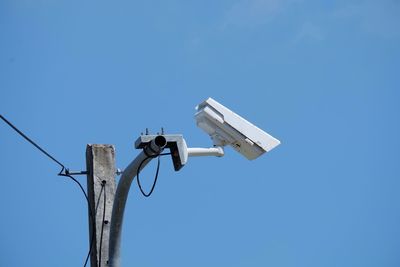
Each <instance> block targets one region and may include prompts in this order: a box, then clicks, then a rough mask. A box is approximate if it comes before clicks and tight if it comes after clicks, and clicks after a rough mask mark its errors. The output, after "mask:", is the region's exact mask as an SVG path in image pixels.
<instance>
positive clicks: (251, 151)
mask: <svg viewBox="0 0 400 267" xmlns="http://www.w3.org/2000/svg"><path fill="white" fill-rule="evenodd" d="M196 110H197V112H196V114H195V119H196V123H197V126H198V127H200V128H201V129H203V130H204V131H205V132H206V133H207V134H209V135H210V137H211V139H212V140H213V142H214V146H226V145H230V146H232V147H233V148H234V149H235V150H236V151H238V152H239V153H241V154H242V155H243V156H245V157H246V158H247V159H249V160H252V159H256V158H257V157H259V156H261V155H262V154H263V153H265V152H269V151H270V150H271V149H273V148H274V147H276V146H277V145H279V144H280V141H279V140H278V139H276V138H274V137H272V136H271V135H269V134H268V133H266V132H264V131H263V130H261V129H260V128H258V127H257V126H255V125H253V124H252V123H250V122H248V121H247V120H245V119H243V118H242V117H241V116H239V115H238V114H236V113H234V112H233V111H231V110H230V109H228V108H227V107H225V106H223V105H222V104H220V103H218V102H217V101H215V100H214V99H212V98H208V99H207V100H205V101H204V102H202V103H201V104H199V105H198V106H197V107H196Z"/></svg>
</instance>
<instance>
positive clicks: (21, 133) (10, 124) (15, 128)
mask: <svg viewBox="0 0 400 267" xmlns="http://www.w3.org/2000/svg"><path fill="white" fill-rule="evenodd" d="M0 118H1V119H2V120H3V121H4V122H5V123H7V124H8V125H9V126H10V127H11V128H13V129H14V131H16V132H17V133H19V134H20V135H21V136H22V137H23V138H25V140H26V141H28V142H29V143H31V144H32V145H34V146H35V147H36V148H37V149H39V150H40V151H41V152H42V153H43V154H45V155H46V156H47V157H49V158H50V159H52V160H53V161H54V162H55V163H57V164H58V165H60V166H61V167H62V170H61V172H62V171H64V169H65V166H64V165H63V164H62V163H61V162H59V161H58V160H56V159H55V158H54V157H53V156H52V155H50V154H49V153H47V152H46V151H45V150H44V149H43V148H41V147H40V146H39V145H38V144H36V143H35V142H33V141H32V140H31V139H30V138H29V137H28V136H26V135H25V134H24V133H23V132H21V131H20V130H19V129H18V128H17V127H15V126H14V125H13V124H12V123H11V122H9V121H8V120H7V119H6V118H4V117H3V115H0ZM61 172H60V173H61Z"/></svg>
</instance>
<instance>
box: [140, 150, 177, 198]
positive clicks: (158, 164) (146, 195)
mask: <svg viewBox="0 0 400 267" xmlns="http://www.w3.org/2000/svg"><path fill="white" fill-rule="evenodd" d="M166 155H171V153H163V154H159V155H158V156H147V157H146V158H145V159H144V160H142V162H140V164H139V168H138V170H137V173H136V176H137V177H136V182H137V184H138V186H139V189H140V192H141V193H142V195H143V196H145V197H149V196H151V194H152V193H153V191H154V188H155V187H156V183H157V179H158V172H159V171H160V156H166ZM155 157H157V170H156V175H155V178H154V182H153V185H152V186H151V189H150V192H149V193H146V192H144V190H143V188H142V185H141V183H140V177H139V173H140V170H141V169H142V165H143V164H144V162H145V161H146V160H148V159H150V158H155Z"/></svg>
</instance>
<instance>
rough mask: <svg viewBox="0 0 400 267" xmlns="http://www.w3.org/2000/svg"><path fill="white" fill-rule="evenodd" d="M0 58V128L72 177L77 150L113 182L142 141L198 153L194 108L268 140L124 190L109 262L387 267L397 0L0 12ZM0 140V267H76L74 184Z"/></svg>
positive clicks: (43, 1)
mask: <svg viewBox="0 0 400 267" xmlns="http://www.w3.org/2000/svg"><path fill="white" fill-rule="evenodd" d="M0 48H1V49H0V92H1V98H0V107H1V114H2V115H4V116H5V117H6V118H8V119H9V120H11V121H12V122H13V123H15V124H16V125H17V126H18V127H20V129H21V130H23V131H25V132H26V133H27V134H28V135H29V136H30V137H31V138H33V139H34V140H36V141H37V142H38V143H39V144H41V145H42V146H44V147H45V148H46V149H47V150H48V151H49V152H50V153H52V154H53V155H54V156H55V157H56V158H57V159H59V160H60V161H61V162H63V163H64V164H65V165H66V166H68V167H69V168H71V169H74V170H84V169H85V146H86V144H87V143H107V144H114V145H115V147H116V150H117V154H116V157H117V167H119V168H124V167H125V166H126V165H127V164H128V163H129V162H130V161H131V160H132V159H133V158H134V157H135V156H136V155H137V154H138V153H139V151H137V150H135V149H133V142H134V141H135V140H136V138H137V137H138V135H139V134H140V133H141V132H142V131H143V130H144V129H145V128H146V127H148V128H150V129H151V131H153V132H156V131H157V130H158V129H159V128H160V127H161V126H163V127H164V128H165V129H166V132H167V133H182V134H183V135H184V136H185V138H186V140H187V143H188V144H189V145H190V146H205V147H206V146H209V145H210V144H211V143H210V140H209V138H208V136H207V135H205V134H204V133H203V132H202V131H201V130H200V129H198V128H197V127H196V126H195V122H194V119H193V114H194V106H195V105H197V104H198V103H200V102H201V101H203V100H204V99H206V98H207V97H209V96H211V97H214V98H215V99H216V100H218V101H220V102H221V103H223V104H224V105H226V106H228V107H230V108H231V109H233V110H234V111H236V112H237V113H239V114H240V115H242V116H243V117H245V118H248V119H249V120H250V121H252V122H254V123H255V124H256V125H258V126H259V127H260V128H263V129H265V130H266V131H268V132H269V133H271V134H272V135H274V136H275V137H277V138H279V139H280V140H281V141H282V145H281V146H279V147H277V148H276V149H275V150H273V151H271V153H269V154H266V155H264V156H262V157H261V158H259V159H258V160H255V161H247V160H246V159H245V158H243V157H242V156H240V155H239V154H237V153H236V152H234V151H233V150H232V149H230V148H227V149H226V156H225V157H223V158H192V159H190V161H189V162H188V164H187V166H185V167H184V169H182V171H180V172H177V173H175V172H174V171H173V168H172V163H171V162H170V160H169V158H163V159H162V163H161V164H162V165H161V171H160V177H159V183H158V185H157V188H156V190H155V192H154V194H153V195H152V197H151V198H149V199H144V198H143V197H141V196H140V195H139V191H138V189H137V187H136V186H134V187H133V188H132V189H131V192H130V196H129V199H128V204H127V210H126V214H125V221H124V231H123V251H122V263H123V266H143V267H146V266H147V267H151V266H175V267H179V266H191V267H201V266H210V267H213V266H215V267H217V266H218V267H219V266H229V267H245V266H246V267H248V266H251V267H252V266H276V267H292V266H293V267H295V266H296V267H298V266H304V267H320V266H324V267H331V266H332V267H333V266H335V267H339V266H340V267H347V266H348V267H355V266H360V267H361V266H362V267H369V266H371V267H382V266H385V267H398V266H400V254H399V248H400V228H399V225H400V194H399V190H400V164H399V158H400V139H399V136H400V127H399V114H400V105H399V100H400V93H399V89H400V88H399V86H400V78H399V68H400V63H399V62H400V2H399V1H395V0H392V1H390V0H381V1H373V0H365V1H362V0H360V1H355V0H350V1H302V0H248V1H244V0H229V1H228V0H220V1H119V0H118V1H102V0H100V1H90V0H85V1H74V0H70V1H53V0H39V1H31V0H16V1H15V0H13V1H11V0H10V1H8V0H3V1H1V2H0ZM0 136H1V138H0V146H1V148H2V150H1V153H0V155H1V161H0V178H1V188H2V190H1V191H2V192H1V194H0V210H1V211H2V216H1V220H0V266H82V263H83V260H84V258H85V256H86V253H87V248H88V224H87V206H86V203H85V200H84V198H83V196H82V194H81V192H80V190H79V188H78V187H77V186H76V185H75V184H74V183H72V182H71V181H69V180H67V179H66V178H63V177H58V176H57V173H58V171H59V168H58V166H57V165H56V164H54V163H53V162H51V161H50V160H48V159H47V158H46V157H44V156H43V155H42V154H40V152H38V151H37V150H35V149H34V148H33V147H32V146H31V145H30V144H28V143H26V142H25V141H24V140H22V139H21V138H20V137H19V136H18V135H17V134H15V133H14V132H13V131H12V130H11V129H10V128H9V127H8V126H6V125H5V124H4V123H1V124H0ZM154 170H155V165H154V164H152V165H150V166H149V167H148V168H147V169H146V170H145V171H144V172H143V177H144V176H147V177H148V178H149V179H148V183H146V185H147V186H149V185H150V183H151V178H152V175H153V172H154ZM78 179H79V180H81V181H82V182H83V183H84V184H85V181H86V177H84V176H81V177H78Z"/></svg>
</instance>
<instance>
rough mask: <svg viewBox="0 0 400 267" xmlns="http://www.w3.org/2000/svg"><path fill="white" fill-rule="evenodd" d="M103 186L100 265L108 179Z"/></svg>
mask: <svg viewBox="0 0 400 267" xmlns="http://www.w3.org/2000/svg"><path fill="white" fill-rule="evenodd" d="M101 186H102V188H103V220H102V221H101V222H102V223H101V234H100V248H99V250H100V251H99V266H100V267H101V251H102V248H103V234H104V221H105V219H106V199H107V197H106V189H105V186H106V181H103V182H102V183H101Z"/></svg>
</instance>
